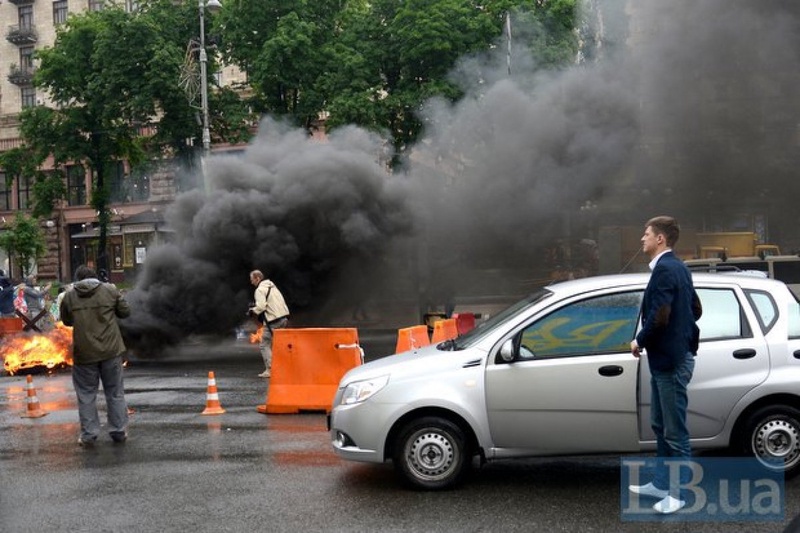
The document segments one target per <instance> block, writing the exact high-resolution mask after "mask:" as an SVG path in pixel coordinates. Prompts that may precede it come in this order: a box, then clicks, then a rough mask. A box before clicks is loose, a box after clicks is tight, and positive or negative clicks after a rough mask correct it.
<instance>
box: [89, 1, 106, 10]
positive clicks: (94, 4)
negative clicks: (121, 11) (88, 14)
mask: <svg viewBox="0 0 800 533" xmlns="http://www.w3.org/2000/svg"><path fill="white" fill-rule="evenodd" d="M104 3H105V0H89V11H102V10H103V4H104Z"/></svg>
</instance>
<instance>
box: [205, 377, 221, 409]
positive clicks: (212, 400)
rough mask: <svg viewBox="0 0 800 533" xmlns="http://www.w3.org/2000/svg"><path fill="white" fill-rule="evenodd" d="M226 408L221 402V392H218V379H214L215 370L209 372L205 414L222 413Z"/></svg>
mask: <svg viewBox="0 0 800 533" xmlns="http://www.w3.org/2000/svg"><path fill="white" fill-rule="evenodd" d="M224 412H225V409H223V408H222V406H221V405H220V404H219V394H217V380H216V379H214V372H209V373H208V392H207V393H206V409H205V411H203V413H202V414H204V415H221V414H222V413H224Z"/></svg>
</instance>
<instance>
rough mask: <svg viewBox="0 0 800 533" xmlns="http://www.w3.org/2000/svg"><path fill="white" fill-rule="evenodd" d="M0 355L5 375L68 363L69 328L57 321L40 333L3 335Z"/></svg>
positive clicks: (70, 356)
mask: <svg viewBox="0 0 800 533" xmlns="http://www.w3.org/2000/svg"><path fill="white" fill-rule="evenodd" d="M0 359H2V360H3V369H4V370H5V371H6V372H7V373H8V374H9V375H14V374H17V373H19V372H21V371H23V370H30V369H34V368H41V367H43V368H47V369H48V370H52V369H54V368H59V367H66V366H72V328H71V327H68V326H65V325H63V324H62V323H61V322H58V323H57V324H56V327H55V329H53V330H51V331H47V332H44V333H31V332H26V333H17V334H14V335H6V336H5V337H4V338H3V339H2V341H0Z"/></svg>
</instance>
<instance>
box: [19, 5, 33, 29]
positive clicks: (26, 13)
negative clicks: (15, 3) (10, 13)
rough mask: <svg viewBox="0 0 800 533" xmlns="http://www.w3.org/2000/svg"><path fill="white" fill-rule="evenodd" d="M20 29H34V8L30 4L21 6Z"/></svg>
mask: <svg viewBox="0 0 800 533" xmlns="http://www.w3.org/2000/svg"><path fill="white" fill-rule="evenodd" d="M19 29H21V30H32V29H33V6H32V5H30V4H28V5H24V6H19Z"/></svg>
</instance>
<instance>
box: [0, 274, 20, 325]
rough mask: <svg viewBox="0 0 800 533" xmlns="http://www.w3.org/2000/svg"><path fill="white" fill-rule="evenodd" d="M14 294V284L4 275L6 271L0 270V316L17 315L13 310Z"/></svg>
mask: <svg viewBox="0 0 800 533" xmlns="http://www.w3.org/2000/svg"><path fill="white" fill-rule="evenodd" d="M14 296H15V294H14V285H13V284H12V283H11V280H10V279H8V278H7V277H6V273H5V272H3V271H2V270H0V316H2V317H16V316H17V314H16V313H15V312H14Z"/></svg>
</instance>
